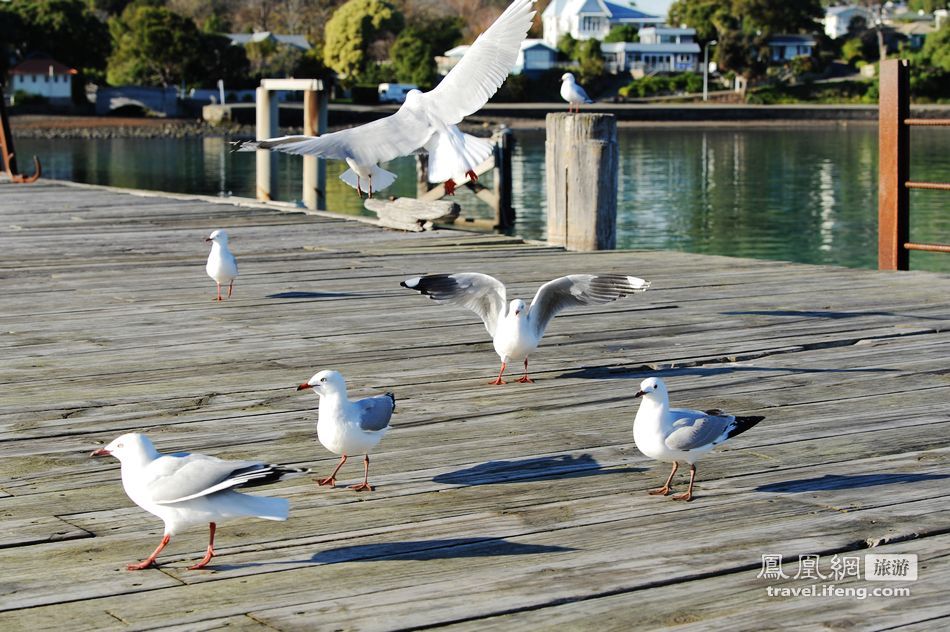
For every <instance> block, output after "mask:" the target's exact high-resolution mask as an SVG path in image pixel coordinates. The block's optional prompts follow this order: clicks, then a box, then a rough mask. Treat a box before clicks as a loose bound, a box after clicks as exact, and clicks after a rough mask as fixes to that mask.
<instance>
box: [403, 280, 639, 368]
mask: <svg viewBox="0 0 950 632" xmlns="http://www.w3.org/2000/svg"><path fill="white" fill-rule="evenodd" d="M400 285H401V286H402V287H405V288H409V289H410V290H416V291H417V292H420V293H421V294H424V295H426V296H428V297H429V298H431V299H432V300H434V301H437V302H440V303H449V304H453V305H460V306H461V307H464V308H466V309H469V310H471V311H473V312H475V313H476V314H478V316H479V317H480V318H481V319H482V322H484V323H485V329H487V330H488V333H489V334H490V335H491V337H492V341H493V342H494V346H495V351H496V352H497V353H498V357H500V358H501V371H499V372H498V377H497V378H496V379H495V380H493V381H492V382H489V384H493V385H498V384H504V383H505V382H504V381H502V379H501V377H502V375H504V373H505V369H506V368H507V367H508V363H509V362H520V361H522V360H524V375H523V376H522V377H521V379H519V380H518V381H519V382H521V383H527V382H533V381H534V380H532V379H531V378H530V377H528V355H529V354H530V353H531V352H532V351H534V350H535V349H536V348H537V347H538V344H539V343H540V342H541V337H542V336H543V335H544V329H545V328H546V327H547V326H548V323H549V322H551V319H552V318H554V317H555V316H556V315H557V314H558V313H559V312H560V311H561V310H562V309H564V308H566V307H575V306H578V305H603V304H605V303H610V302H612V301H615V300H617V299H619V298H623V297H625V296H627V295H629V294H637V293H639V292H644V291H646V289H647V288H648V287H650V283H649V282H648V281H644V280H643V279H639V278H637V277H633V276H624V275H621V274H598V275H595V274H572V275H569V276H565V277H560V278H558V279H554V280H553V281H549V282H547V283H545V284H544V285H542V286H541V287H540V288H538V292H537V294H535V295H534V300H533V301H531V306H530V307H528V306H526V305H525V302H524V301H522V300H521V299H514V300H513V301H511V302H510V303H507V299H506V293H507V292H506V289H505V285H504V284H503V283H502V282H501V281H499V280H498V279H496V278H494V277H491V276H488V275H487V274H479V273H477V272H462V273H458V274H427V275H425V276H417V277H412V278H411V279H406V280H405V281H403V282H402V283H400Z"/></svg>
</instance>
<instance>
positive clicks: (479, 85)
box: [422, 0, 534, 125]
mask: <svg viewBox="0 0 950 632" xmlns="http://www.w3.org/2000/svg"><path fill="white" fill-rule="evenodd" d="M532 4H534V0H514V2H512V3H511V4H510V5H509V6H508V8H507V9H505V12H504V13H502V14H501V15H500V16H498V19H497V20H495V21H494V22H493V23H492V25H491V26H490V27H488V30H486V31H485V32H484V33H482V34H481V35H479V36H478V39H476V40H475V43H474V44H472V46H471V47H470V48H469V49H468V50H467V51H466V52H465V55H464V56H463V57H462V59H461V61H459V63H458V64H456V66H455V68H453V69H452V70H451V71H449V74H448V75H446V77H445V79H443V80H442V81H441V82H440V83H439V85H437V86H436V87H435V88H433V89H432V90H430V91H429V92H426V93H425V94H423V95H422V98H423V99H424V104H425V109H426V111H427V112H428V113H429V115H430V116H433V117H435V118H437V119H439V120H440V121H442V122H443V123H445V124H446V125H454V124H456V123H458V122H459V121H461V120H462V119H463V118H465V117H466V116H468V115H469V114H472V113H474V112H477V111H478V110H480V109H481V108H482V107H483V106H484V105H485V103H487V102H488V99H490V98H491V97H492V95H494V94H495V92H496V91H497V90H498V88H499V87H500V86H501V84H502V83H504V82H505V79H506V78H507V77H508V73H510V72H511V69H512V68H513V67H514V65H515V62H517V61H518V51H519V50H520V49H521V42H523V41H524V38H525V36H526V35H527V34H528V29H529V28H531V21H532V19H533V18H534V11H533V10H532V8H531V5H532Z"/></svg>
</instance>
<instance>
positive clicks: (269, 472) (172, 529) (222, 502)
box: [90, 432, 307, 571]
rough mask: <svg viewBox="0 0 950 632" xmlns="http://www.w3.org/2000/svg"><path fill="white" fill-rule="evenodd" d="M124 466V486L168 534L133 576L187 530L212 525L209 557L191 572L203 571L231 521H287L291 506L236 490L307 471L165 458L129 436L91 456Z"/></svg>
mask: <svg viewBox="0 0 950 632" xmlns="http://www.w3.org/2000/svg"><path fill="white" fill-rule="evenodd" d="M109 455H112V456H114V457H115V458H117V459H119V462H120V463H121V464H122V487H123V488H124V489H125V493H126V494H128V496H129V498H130V499H131V500H132V502H134V503H135V504H136V505H138V506H139V507H141V508H142V509H144V510H145V511H147V512H149V513H150V514H153V515H155V516H158V517H159V518H161V519H162V521H163V522H164V523H165V533H164V534H163V536H162V541H161V543H160V544H159V545H158V548H156V549H155V551H154V552H153V553H152V554H151V555H149V556H148V558H147V559H146V560H145V561H144V562H140V563H138V564H129V565H128V566H127V567H126V568H128V570H130V571H139V570H142V569H144V568H148V567H149V566H153V565H155V559H156V558H157V557H158V554H159V553H161V552H162V549H164V548H165V547H166V546H167V545H168V543H169V541H170V540H171V537H172V535H174V534H175V533H176V532H178V531H179V530H180V529H182V528H183V527H186V526H188V525H192V524H201V523H204V522H207V523H208V524H209V528H210V531H211V535H210V539H209V541H208V550H207V552H205V556H204V558H203V559H202V560H201V561H200V562H198V563H197V564H195V565H194V566H189V567H188V568H189V569H198V568H204V567H205V566H206V565H207V564H208V562H210V561H211V558H212V557H214V532H215V528H216V526H217V523H218V522H221V521H222V520H224V519H227V518H240V517H246V516H247V517H255V518H263V519H264V520H286V519H287V515H288V513H289V511H290V503H289V502H288V501H287V500H286V499H284V498H265V497H262V496H250V495H248V494H242V493H240V492H237V491H235V490H236V489H237V488H239V487H255V486H257V485H265V484H267V483H273V482H275V481H279V480H280V479H281V478H283V477H284V476H287V475H289V474H304V473H306V472H307V470H305V469H297V468H292V467H284V466H281V465H269V464H267V463H263V462H261V461H225V460H223V459H218V458H215V457H213V456H206V455H204V454H188V453H183V452H179V453H176V454H161V453H160V452H159V451H158V450H156V449H155V446H154V445H152V442H151V441H149V439H148V437H146V436H145V435H143V434H139V433H137V432H131V433H128V434H124V435H122V436H121V437H119V438H117V439H115V440H113V441H112V443H110V444H109V445H107V446H106V447H104V448H99V449H98V450H96V451H95V452H93V453H92V454H91V455H90V456H109Z"/></svg>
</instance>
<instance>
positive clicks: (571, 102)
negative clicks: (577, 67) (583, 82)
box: [561, 72, 593, 112]
mask: <svg viewBox="0 0 950 632" xmlns="http://www.w3.org/2000/svg"><path fill="white" fill-rule="evenodd" d="M561 98H562V99H564V100H565V101H567V111H568V112H571V111H572V108H573V111H577V112H580V111H581V103H593V101H591V98H590V97H589V96H587V92H586V91H585V90H584V88H582V87H581V86H580V85H579V84H578V83H577V81H575V80H574V75H573V74H572V73H569V72H565V73H564V74H563V75H561Z"/></svg>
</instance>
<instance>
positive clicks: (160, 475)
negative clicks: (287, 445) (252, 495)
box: [143, 454, 274, 504]
mask: <svg viewBox="0 0 950 632" xmlns="http://www.w3.org/2000/svg"><path fill="white" fill-rule="evenodd" d="M143 476H144V477H145V478H146V479H147V482H146V488H147V489H148V492H149V495H150V496H151V498H152V500H153V501H154V502H156V503H159V504H170V503H176V502H181V501H183V500H189V499H191V498H196V497H198V496H207V495H208V494H213V493H214V492H217V491H220V490H222V489H229V488H231V487H240V486H242V485H247V484H248V483H249V482H250V481H251V480H254V479H257V478H265V477H273V476H274V468H273V466H270V465H267V464H266V463H261V462H260V461H224V460H222V459H218V458H215V457H213V456H206V455H204V454H183V455H170V454H169V455H163V456H160V457H158V458H157V459H155V460H154V461H152V462H151V463H149V464H148V465H147V466H146V468H145V470H144V472H143Z"/></svg>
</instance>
